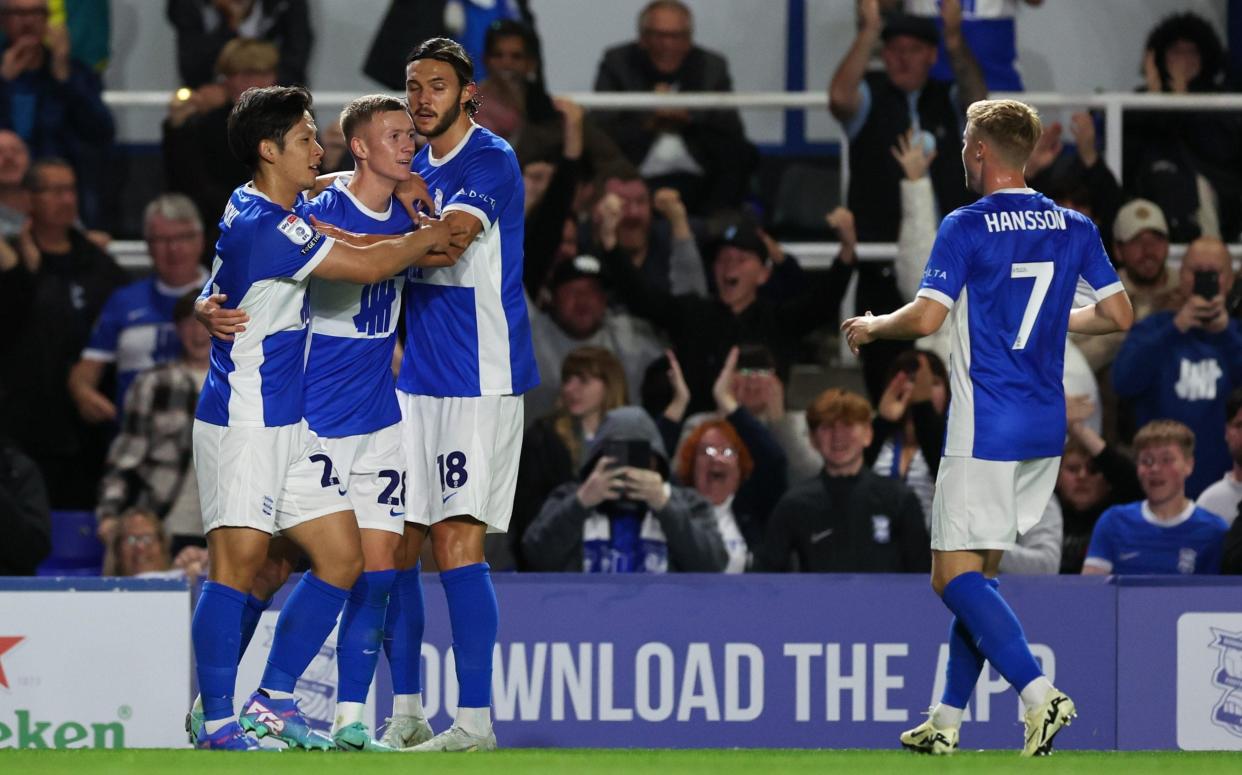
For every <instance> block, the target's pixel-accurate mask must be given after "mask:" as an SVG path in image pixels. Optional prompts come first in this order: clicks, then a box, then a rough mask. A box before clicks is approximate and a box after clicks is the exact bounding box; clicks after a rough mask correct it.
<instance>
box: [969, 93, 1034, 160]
mask: <svg viewBox="0 0 1242 775" xmlns="http://www.w3.org/2000/svg"><path fill="white" fill-rule="evenodd" d="M966 121H967V122H968V125H969V126H970V127H971V128H972V129H973V130H974V131H975V133H976V135H979V136H981V137H983V139H985V140H987V141H988V143H989V144H990V145H991V146H992V147H993V148H995V149H996V150H997V151H998V152H999V153H1000V155H1001V157H1002V158H1003V159H1004V161H1007V162H1009V163H1010V164H1013V165H1014V166H1015V167H1019V168H1020V167H1022V166H1024V165H1025V164H1026V160H1027V159H1029V158H1030V156H1031V151H1033V150H1035V143H1036V142H1038V140H1039V135H1040V133H1041V132H1042V131H1043V125H1042V124H1040V121H1039V113H1037V112H1036V111H1035V109H1034V108H1032V107H1031V106H1030V105H1027V104H1026V103H1025V102H1018V101H1017V100H980V101H978V102H975V103H972V104H971V106H970V107H969V108H967V109H966Z"/></svg>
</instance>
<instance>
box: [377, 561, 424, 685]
mask: <svg viewBox="0 0 1242 775" xmlns="http://www.w3.org/2000/svg"><path fill="white" fill-rule="evenodd" d="M422 575H423V565H422V563H419V564H417V565H415V566H414V567H413V568H410V569H409V570H403V571H397V574H396V577H395V578H394V579H393V583H392V592H391V594H390V596H389V598H388V615H387V616H386V617H385V619H384V654H385V655H387V657H388V667H389V669H390V670H391V672H392V693H393V694H394V695H398V696H400V695H410V694H420V693H421V692H422V690H423V689H422V681H421V677H420V676H421V674H420V671H421V669H422V666H421V662H420V659H421V655H422V650H423V626H424V624H425V617H424V613H423V582H422Z"/></svg>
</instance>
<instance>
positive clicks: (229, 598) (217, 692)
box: [190, 581, 246, 721]
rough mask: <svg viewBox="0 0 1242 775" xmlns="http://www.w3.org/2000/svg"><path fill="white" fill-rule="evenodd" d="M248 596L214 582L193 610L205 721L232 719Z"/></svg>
mask: <svg viewBox="0 0 1242 775" xmlns="http://www.w3.org/2000/svg"><path fill="white" fill-rule="evenodd" d="M245 607H246V594H245V593H243V592H239V591H237V590H236V589H233V588H232V587H227V586H225V585H224V584H219V583H216V582H214V581H207V582H204V583H203V591H202V593H201V594H200V595H199V597H198V605H197V606H196V607H195V608H194V619H193V622H192V623H191V625H190V637H191V639H192V640H193V642H194V658H195V661H196V664H197V667H198V689H199V692H200V693H201V694H202V697H203V718H204V719H206V720H207V721H218V720H220V719H226V718H231V717H232V716H233V690H234V688H235V686H236V684H237V655H238V653H239V645H240V636H241V622H242V611H243V609H244V608H245Z"/></svg>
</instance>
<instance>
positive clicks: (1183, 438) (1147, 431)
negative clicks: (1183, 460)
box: [1134, 420, 1195, 460]
mask: <svg viewBox="0 0 1242 775" xmlns="http://www.w3.org/2000/svg"><path fill="white" fill-rule="evenodd" d="M1159 444H1174V445H1176V446H1178V447H1181V450H1182V452H1183V453H1184V454H1185V455H1186V457H1187V458H1189V459H1191V460H1193V459H1194V457H1195V432H1194V431H1192V430H1191V429H1190V428H1189V426H1187V425H1185V424H1184V423H1180V422H1178V421H1177V420H1152V421H1151V422H1149V423H1147V424H1146V425H1144V426H1143V427H1142V428H1139V431H1138V433H1136V434H1134V455H1135V457H1138V455H1139V454H1140V453H1142V452H1143V450H1145V449H1147V448H1148V447H1154V446H1157V445H1159Z"/></svg>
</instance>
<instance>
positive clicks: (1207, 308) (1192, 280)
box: [1113, 237, 1242, 498]
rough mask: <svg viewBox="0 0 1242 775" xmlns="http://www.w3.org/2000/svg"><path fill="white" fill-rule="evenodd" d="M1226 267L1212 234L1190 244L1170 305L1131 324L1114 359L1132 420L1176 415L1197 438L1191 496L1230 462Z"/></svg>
mask: <svg viewBox="0 0 1242 775" xmlns="http://www.w3.org/2000/svg"><path fill="white" fill-rule="evenodd" d="M1232 287H1233V265H1232V262H1231V260H1230V257H1229V251H1228V250H1227V249H1226V248H1225V244H1224V243H1223V242H1221V241H1220V240H1219V239H1216V238H1214V237H1203V238H1200V239H1197V240H1195V241H1194V242H1192V243H1190V246H1189V247H1188V248H1187V250H1186V257H1185V258H1183V259H1182V268H1181V274H1180V277H1179V286H1178V296H1177V298H1178V299H1179V300H1180V303H1179V304H1177V305H1176V307H1175V309H1172V310H1168V311H1165V312H1158V313H1156V314H1153V315H1151V316H1150V317H1148V318H1147V319H1146V320H1143V321H1142V322H1140V323H1138V324H1137V325H1135V326H1134V328H1132V329H1131V330H1130V333H1129V335H1127V337H1126V341H1125V344H1123V345H1122V347H1121V352H1119V353H1118V354H1117V360H1116V361H1115V362H1114V363H1113V389H1114V390H1115V391H1116V392H1117V396H1118V397H1119V398H1121V399H1123V400H1129V401H1130V402H1131V404H1132V406H1133V409H1134V415H1135V421H1136V423H1137V424H1138V425H1140V426H1141V425H1146V424H1147V423H1148V422H1150V421H1151V420H1155V419H1170V420H1178V421H1180V422H1183V423H1185V424H1186V425H1187V426H1189V427H1190V429H1191V430H1192V431H1194V434H1195V438H1196V439H1198V445H1197V446H1198V450H1197V452H1196V454H1195V466H1194V472H1193V473H1192V474H1191V475H1190V477H1189V478H1188V479H1187V480H1186V494H1187V496H1189V497H1190V498H1197V497H1198V496H1199V493H1201V492H1202V491H1203V489H1204V488H1205V487H1207V486H1208V485H1209V484H1211V483H1212V482H1215V481H1216V480H1218V479H1220V478H1221V477H1222V476H1223V475H1224V473H1225V472H1226V471H1228V470H1229V469H1230V467H1231V466H1232V460H1231V458H1230V455H1229V448H1228V446H1227V445H1226V444H1225V435H1224V433H1223V430H1222V429H1223V428H1224V427H1225V403H1226V401H1227V399H1228V396H1229V393H1230V392H1231V391H1232V390H1233V389H1234V388H1236V387H1238V386H1239V385H1242V325H1239V323H1238V321H1237V320H1234V319H1232V318H1230V317H1229V315H1228V314H1227V313H1226V312H1225V297H1226V296H1227V295H1228V294H1229V291H1230V289H1231V288H1232Z"/></svg>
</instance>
